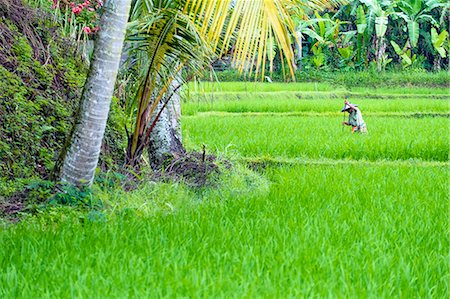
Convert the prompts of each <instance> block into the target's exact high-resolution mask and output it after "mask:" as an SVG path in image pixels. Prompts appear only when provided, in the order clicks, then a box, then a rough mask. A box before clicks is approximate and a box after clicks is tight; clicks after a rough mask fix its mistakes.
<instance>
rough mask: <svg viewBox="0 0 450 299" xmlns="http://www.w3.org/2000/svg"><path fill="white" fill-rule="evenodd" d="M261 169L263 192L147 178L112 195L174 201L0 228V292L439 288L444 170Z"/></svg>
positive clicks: (369, 292) (425, 291)
mask: <svg viewBox="0 0 450 299" xmlns="http://www.w3.org/2000/svg"><path fill="white" fill-rule="evenodd" d="M264 176H265V177H266V179H268V180H270V181H271V183H270V184H269V185H268V188H269V189H268V191H266V192H263V193H261V192H254V191H255V190H256V189H251V188H250V189H248V190H249V191H250V192H243V193H229V192H223V193H221V192H220V191H218V190H217V188H216V190H213V189H207V190H202V191H200V190H198V191H189V190H186V189H184V188H185V187H183V186H181V185H173V186H166V187H164V188H165V189H166V191H165V192H163V193H161V194H160V196H156V195H155V194H153V195H152V192H154V190H157V191H159V190H160V189H158V188H159V187H156V189H153V187H152V186H151V185H148V186H145V187H143V188H142V189H138V190H136V191H133V192H131V193H129V194H121V195H120V199H119V198H118V197H119V196H118V197H115V196H113V197H111V199H110V200H111V203H114V202H115V201H116V200H122V201H126V197H127V196H131V197H133V199H132V200H133V202H134V203H133V204H135V205H137V206H138V205H139V204H140V205H141V206H151V205H153V204H154V201H155V198H159V199H158V200H159V202H160V203H163V202H164V201H165V202H166V203H174V202H178V203H179V204H176V205H172V206H174V208H170V207H169V204H167V206H168V207H167V208H166V209H159V210H157V211H155V212H154V213H152V211H151V208H148V211H147V212H148V214H147V212H145V213H140V214H133V213H125V212H123V211H120V213H119V212H118V213H113V214H110V215H108V216H107V217H106V220H105V221H103V222H99V221H90V220H89V219H88V218H81V219H80V218H79V214H77V213H73V212H71V210H67V211H65V214H63V215H64V217H59V218H58V216H57V215H59V214H57V215H52V214H46V215H43V216H41V217H32V218H28V219H26V220H24V221H23V222H21V223H19V224H17V225H14V226H9V227H7V228H3V229H2V230H0V243H1V244H2V246H1V247H0V268H1V269H2V271H1V272H0V297H2V298H20V297H22V298H55V297H57V298H66V297H83V298H86V297H89V298H104V297H195V298H204V297H214V298H229V297H251V298H255V297H266V298H274V297H283V298H284V297H297V298H298V297H358V298H361V297H364V298H365V297H372V298H392V297H403V296H404V297H407V298H423V297H433V298H446V297H448V295H449V291H448V282H449V278H450V277H449V269H448V258H449V251H448V248H449V236H448V217H447V195H448V193H447V192H448V189H447V179H448V168H447V167H415V166H393V165H389V166H383V165H379V166H373V165H371V166H367V165H366V166H361V165H345V164H344V165H335V166H324V165H322V166H320V165H300V166H289V165H287V166H284V167H276V168H268V169H266V171H265V172H264ZM245 177H246V176H244V177H241V180H238V181H239V184H241V183H242V181H245V180H246V179H245ZM418 178H420V180H419V179H418ZM235 183H236V180H229V181H228V183H227V184H230V185H228V186H226V188H225V189H224V190H227V189H228V190H232V189H233V185H234V184H235ZM223 187H225V186H221V187H220V188H223ZM245 188H246V187H245ZM245 188H244V189H245ZM170 189H172V190H170ZM252 190H253V191H252ZM183 202H184V203H183ZM146 209H147V208H146ZM137 211H140V209H137ZM52 213H55V211H52ZM45 217H47V218H45ZM50 217H53V218H51V219H50ZM55 217H56V218H55Z"/></svg>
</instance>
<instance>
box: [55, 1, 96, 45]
mask: <svg viewBox="0 0 450 299" xmlns="http://www.w3.org/2000/svg"><path fill="white" fill-rule="evenodd" d="M52 1H53V5H52V9H53V10H54V11H55V16H56V15H59V16H60V17H61V18H62V22H63V27H64V28H65V29H66V32H68V33H69V34H70V35H72V36H74V37H76V38H77V40H79V41H80V40H86V39H89V36H92V35H93V34H95V33H96V32H97V31H98V30H99V26H98V22H99V19H100V17H99V15H100V11H101V9H102V7H103V0H52Z"/></svg>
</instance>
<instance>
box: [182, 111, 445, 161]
mask: <svg viewBox="0 0 450 299" xmlns="http://www.w3.org/2000/svg"><path fill="white" fill-rule="evenodd" d="M342 121H343V119H342V117H341V116H340V115H337V116H335V117H330V116H323V117H321V116H315V117H312V116H309V117H307V116H304V117H298V116H286V117H273V116H208V115H205V116H194V117H184V118H183V122H182V123H183V133H184V141H185V143H186V145H187V147H188V148H195V147H196V145H199V144H206V145H207V146H208V148H210V149H211V150H212V151H216V152H223V151H225V149H226V148H228V151H229V149H230V148H231V149H233V151H235V152H236V154H237V155H242V156H243V157H266V156H268V157H289V158H313V159H322V158H329V159H349V160H353V159H356V160H361V159H362V160H370V161H377V160H408V159H418V160H425V161H448V153H449V140H448V128H449V119H448V118H419V119H415V118H398V117H395V118H394V117H372V116H367V117H365V121H366V123H367V126H368V130H369V134H367V135H359V134H353V135H352V134H351V132H350V128H349V127H346V128H343V127H342V125H341V122H342Z"/></svg>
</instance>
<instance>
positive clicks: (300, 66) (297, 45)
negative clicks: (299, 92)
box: [294, 32, 303, 71]
mask: <svg viewBox="0 0 450 299" xmlns="http://www.w3.org/2000/svg"><path fill="white" fill-rule="evenodd" d="M296 34H297V39H298V42H297V40H295V41H294V43H295V48H296V60H297V68H298V70H299V71H301V70H302V69H303V61H302V60H303V56H302V54H303V53H302V51H303V49H302V34H301V33H300V32H296Z"/></svg>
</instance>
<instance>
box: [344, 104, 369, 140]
mask: <svg viewBox="0 0 450 299" xmlns="http://www.w3.org/2000/svg"><path fill="white" fill-rule="evenodd" d="M341 112H348V113H349V116H348V121H344V122H343V123H342V125H346V126H352V133H355V132H358V133H367V127H366V123H365V122H364V120H363V118H362V114H361V111H360V110H359V108H358V105H354V104H350V103H349V102H348V101H347V100H345V101H344V108H342V110H341Z"/></svg>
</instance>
